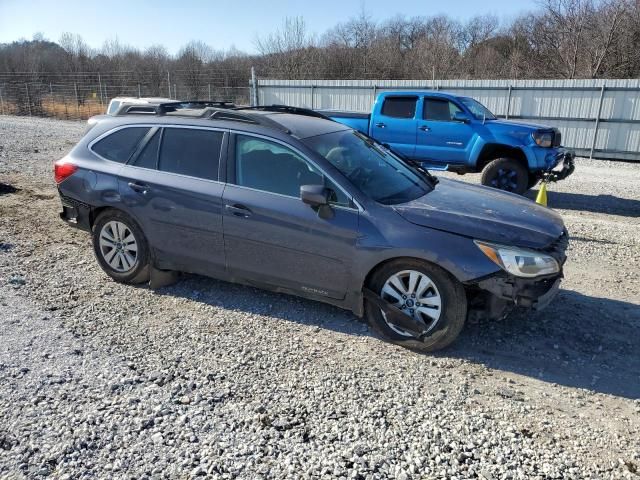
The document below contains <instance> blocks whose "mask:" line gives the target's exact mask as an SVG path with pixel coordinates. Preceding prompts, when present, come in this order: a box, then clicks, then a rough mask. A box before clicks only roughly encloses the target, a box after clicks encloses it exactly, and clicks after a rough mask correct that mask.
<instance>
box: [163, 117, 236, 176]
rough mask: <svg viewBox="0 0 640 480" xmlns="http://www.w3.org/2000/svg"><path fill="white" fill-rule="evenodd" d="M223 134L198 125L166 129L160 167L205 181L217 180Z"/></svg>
mask: <svg viewBox="0 0 640 480" xmlns="http://www.w3.org/2000/svg"><path fill="white" fill-rule="evenodd" d="M223 135H224V134H223V133H222V132H218V131H213V130H201V129H195V128H171V127H169V128H165V129H164V131H163V134H162V145H161V146H160V160H159V163H158V168H159V169H160V170H162V171H163V172H170V173H179V174H181V175H188V176H190V177H197V178H202V179H205V180H217V179H218V166H219V165H220V150H221V149H222V138H223Z"/></svg>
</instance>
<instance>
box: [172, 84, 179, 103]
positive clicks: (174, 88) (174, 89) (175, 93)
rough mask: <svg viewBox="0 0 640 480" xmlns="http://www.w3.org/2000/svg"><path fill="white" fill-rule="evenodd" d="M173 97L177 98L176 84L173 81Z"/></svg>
mask: <svg viewBox="0 0 640 480" xmlns="http://www.w3.org/2000/svg"><path fill="white" fill-rule="evenodd" d="M173 98H174V100H177V99H178V85H176V84H175V83H174V84H173Z"/></svg>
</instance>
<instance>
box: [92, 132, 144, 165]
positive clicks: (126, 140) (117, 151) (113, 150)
mask: <svg viewBox="0 0 640 480" xmlns="http://www.w3.org/2000/svg"><path fill="white" fill-rule="evenodd" d="M148 131H149V127H126V128H122V129H120V130H117V131H115V132H113V133H111V134H109V135H107V136H106V137H104V138H103V139H101V140H98V141H97V142H96V143H94V144H93V146H92V147H91V150H93V152H94V153H97V154H98V155H100V156H101V157H103V158H106V159H107V160H111V161H113V162H119V163H126V162H127V161H128V160H129V158H130V157H131V155H132V154H133V152H134V151H135V149H136V147H137V146H138V143H140V140H142V138H143V137H144V136H145V135H146V134H147V132H148Z"/></svg>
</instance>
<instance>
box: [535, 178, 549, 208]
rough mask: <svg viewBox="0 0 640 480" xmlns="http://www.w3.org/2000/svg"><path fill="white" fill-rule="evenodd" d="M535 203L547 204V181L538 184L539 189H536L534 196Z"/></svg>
mask: <svg viewBox="0 0 640 480" xmlns="http://www.w3.org/2000/svg"><path fill="white" fill-rule="evenodd" d="M536 203H539V204H540V205H544V206H545V207H546V206H547V182H542V183H541V184H540V190H538V196H537V197H536Z"/></svg>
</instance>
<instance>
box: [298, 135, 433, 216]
mask: <svg viewBox="0 0 640 480" xmlns="http://www.w3.org/2000/svg"><path fill="white" fill-rule="evenodd" d="M303 141H304V142H305V143H306V144H307V145H308V146H309V147H310V148H311V149H312V150H315V151H316V152H318V153H319V154H320V155H322V156H323V157H324V158H326V159H327V160H328V161H329V162H330V163H331V164H332V165H333V166H334V167H336V168H337V169H338V170H339V171H340V172H341V173H342V174H343V175H344V176H345V177H347V179H349V181H350V182H351V183H352V184H353V186H354V187H356V188H357V189H358V190H360V191H361V192H362V193H363V194H365V195H367V196H368V197H369V198H371V199H373V200H375V201H376V202H378V203H382V204H384V205H396V204H400V203H406V202H410V201H411V200H415V199H416V198H419V197H422V196H423V195H425V194H427V193H429V192H430V191H431V190H432V189H433V187H432V186H431V185H430V184H429V183H428V182H427V181H426V180H425V178H424V177H423V176H422V175H421V174H420V173H419V172H417V171H416V170H414V169H413V168H411V167H410V166H409V165H407V164H406V163H405V162H403V161H402V160H400V159H399V158H397V157H396V156H394V155H392V154H391V153H390V152H388V151H387V150H385V149H383V148H380V146H379V145H378V144H377V143H375V142H374V141H373V140H371V139H370V138H367V137H365V136H364V135H362V134H361V133H359V132H356V131H353V130H342V131H339V132H334V133H326V134H324V135H318V136H316V137H310V138H307V139H305V140H303Z"/></svg>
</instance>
